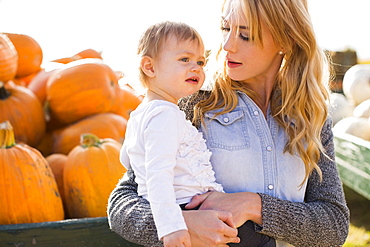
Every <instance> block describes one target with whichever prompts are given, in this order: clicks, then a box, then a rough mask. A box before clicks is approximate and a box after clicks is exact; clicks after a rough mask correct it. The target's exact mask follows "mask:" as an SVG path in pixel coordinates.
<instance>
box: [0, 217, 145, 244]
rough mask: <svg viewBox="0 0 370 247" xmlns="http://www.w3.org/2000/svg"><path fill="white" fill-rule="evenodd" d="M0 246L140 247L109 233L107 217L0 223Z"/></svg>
mask: <svg viewBox="0 0 370 247" xmlns="http://www.w3.org/2000/svg"><path fill="white" fill-rule="evenodd" d="M0 246H1V247H6V246H13V247H28V246H32V247H35V246H37V247H58V246H63V247H85V246H88V247H95V246H96V247H104V246H107V247H108V246H109V247H114V246H122V247H140V245H136V244H133V243H130V242H128V241H126V240H124V239H123V238H121V237H120V236H119V235H117V234H116V233H114V232H112V231H111V230H110V229H109V226H108V219H107V217H100V218H84V219H71V220H62V221H55V222H43V223H32V224H14V225H0Z"/></svg>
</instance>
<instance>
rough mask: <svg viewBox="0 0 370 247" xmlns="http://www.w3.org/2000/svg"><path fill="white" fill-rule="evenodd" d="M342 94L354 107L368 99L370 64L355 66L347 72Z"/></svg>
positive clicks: (369, 97) (369, 95) (369, 92)
mask: <svg viewBox="0 0 370 247" xmlns="http://www.w3.org/2000/svg"><path fill="white" fill-rule="evenodd" d="M343 93H344V95H345V96H346V97H347V98H348V100H349V101H350V102H352V103H353V104H354V105H355V106H357V105H359V104H360V103H361V102H363V101H365V100H367V99H370V64H356V65H354V66H352V67H351V68H349V69H348V70H347V72H346V73H345V74H344V78H343Z"/></svg>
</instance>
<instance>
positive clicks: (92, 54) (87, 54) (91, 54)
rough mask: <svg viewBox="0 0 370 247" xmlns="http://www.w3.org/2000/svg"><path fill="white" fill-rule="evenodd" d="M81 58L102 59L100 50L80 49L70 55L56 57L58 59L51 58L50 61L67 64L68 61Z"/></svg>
mask: <svg viewBox="0 0 370 247" xmlns="http://www.w3.org/2000/svg"><path fill="white" fill-rule="evenodd" d="M83 58H99V59H103V58H102V56H101V52H98V51H96V50H94V49H86V50H83V51H80V52H78V53H76V54H74V55H73V56H71V57H63V58H58V59H55V60H52V62H56V63H63V64H67V63H70V62H73V61H76V60H79V59H83Z"/></svg>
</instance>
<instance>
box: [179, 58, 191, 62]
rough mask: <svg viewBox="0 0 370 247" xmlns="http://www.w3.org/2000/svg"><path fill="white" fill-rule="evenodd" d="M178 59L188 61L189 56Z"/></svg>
mask: <svg viewBox="0 0 370 247" xmlns="http://www.w3.org/2000/svg"><path fill="white" fill-rule="evenodd" d="M180 61H183V62H189V58H188V57H184V58H181V59H180Z"/></svg>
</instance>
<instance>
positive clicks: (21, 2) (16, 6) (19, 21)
mask: <svg viewBox="0 0 370 247" xmlns="http://www.w3.org/2000/svg"><path fill="white" fill-rule="evenodd" d="M221 2H222V0H187V1H183V0H182V1H179V0H156V1H153V0H139V1H129V0H105V1H101V0H63V1H56V0H31V1H30V0H0V10H1V13H2V14H1V15H0V31H1V32H9V33H23V34H27V35H30V36H31V37H33V38H34V39H35V40H36V41H38V42H39V43H40V45H41V47H42V49H43V52H44V61H50V60H52V59H57V58H61V57H65V56H68V55H73V54H75V53H77V52H79V51H81V50H83V49H87V48H92V49H95V50H98V51H102V55H103V58H104V60H105V61H106V62H107V63H108V64H109V65H110V66H111V67H112V68H113V69H115V70H120V71H123V72H125V73H126V74H127V73H129V71H130V70H131V68H132V64H133V61H132V59H134V58H135V49H136V44H137V41H138V38H139V36H140V34H141V33H142V32H143V31H144V30H145V29H146V27H148V26H149V25H150V24H152V23H154V22H158V21H162V20H176V21H182V22H186V23H188V24H190V25H192V26H194V27H195V28H196V29H197V30H198V31H199V32H200V33H201V34H202V36H203V37H204V40H205V43H206V46H207V49H213V48H214V47H215V46H217V45H218V42H217V40H218V37H220V36H219V35H220V32H219V19H220V5H221ZM308 3H309V8H310V10H311V16H312V21H313V23H314V27H315V30H316V33H317V35H318V39H319V42H320V45H321V46H322V47H323V48H325V49H327V50H331V51H341V50H345V49H348V48H349V49H353V50H355V51H356V52H357V57H358V59H359V60H360V61H368V60H370V48H369V46H370V33H369V31H366V30H368V28H367V25H368V24H369V23H370V22H369V17H368V14H369V9H370V1H368V0H351V1H349V0H325V1H322V0H308Z"/></svg>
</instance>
